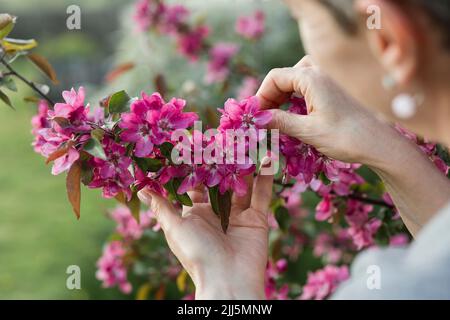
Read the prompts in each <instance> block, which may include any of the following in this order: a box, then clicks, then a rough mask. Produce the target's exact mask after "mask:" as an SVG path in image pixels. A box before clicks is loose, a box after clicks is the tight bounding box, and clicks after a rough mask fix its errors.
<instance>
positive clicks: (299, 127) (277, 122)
mask: <svg viewBox="0 0 450 320" xmlns="http://www.w3.org/2000/svg"><path fill="white" fill-rule="evenodd" d="M270 112H271V113H272V119H271V120H270V122H269V124H268V125H267V128H268V129H278V130H279V131H280V133H283V134H286V135H288V136H290V137H294V138H298V139H301V138H304V136H305V135H306V128H307V124H308V122H309V121H310V120H311V116H304V115H299V114H293V113H290V112H287V111H284V110H278V109H276V110H270Z"/></svg>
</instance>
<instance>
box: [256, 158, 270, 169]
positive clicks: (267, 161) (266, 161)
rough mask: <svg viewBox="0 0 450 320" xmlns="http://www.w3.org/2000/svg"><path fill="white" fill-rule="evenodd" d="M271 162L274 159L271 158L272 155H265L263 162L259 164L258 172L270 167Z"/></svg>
mask: <svg viewBox="0 0 450 320" xmlns="http://www.w3.org/2000/svg"><path fill="white" fill-rule="evenodd" d="M271 163H272V160H271V159H270V157H268V156H265V157H264V158H263V159H262V160H261V164H260V165H259V170H258V172H260V171H261V169H262V168H270V165H271Z"/></svg>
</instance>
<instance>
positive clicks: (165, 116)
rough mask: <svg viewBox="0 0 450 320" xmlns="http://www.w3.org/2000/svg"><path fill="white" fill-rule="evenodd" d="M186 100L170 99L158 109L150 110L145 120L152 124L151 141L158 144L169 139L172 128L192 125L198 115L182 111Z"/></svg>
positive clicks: (184, 127)
mask: <svg viewBox="0 0 450 320" xmlns="http://www.w3.org/2000/svg"><path fill="white" fill-rule="evenodd" d="M185 105H186V101H184V100H181V99H175V98H174V99H172V100H171V101H169V102H168V103H166V104H164V105H163V106H162V108H161V109H160V110H150V111H149V112H148V113H147V116H146V121H147V122H148V123H149V124H150V125H151V126H152V135H153V136H152V141H153V142H154V144H157V145H160V144H162V143H164V142H166V141H169V140H170V138H171V135H172V132H173V131H174V130H178V129H187V128H189V127H192V126H193V125H194V122H195V121H196V120H197V119H198V116H197V114H196V113H194V112H183V108H184V107H185Z"/></svg>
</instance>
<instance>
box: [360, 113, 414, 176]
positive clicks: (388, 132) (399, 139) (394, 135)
mask: <svg viewBox="0 0 450 320" xmlns="http://www.w3.org/2000/svg"><path fill="white" fill-rule="evenodd" d="M366 128H368V130H367V134H368V136H367V138H366V139H364V140H365V141H363V145H364V147H363V148H361V149H362V150H363V154H362V155H361V156H360V159H361V161H360V162H361V163H362V164H364V165H367V166H368V167H369V168H371V169H372V170H374V171H376V172H378V173H385V174H389V172H390V171H393V172H397V171H398V169H399V166H400V167H401V166H403V165H404V164H405V160H406V158H411V157H414V156H423V155H422V154H421V152H420V150H419V149H418V148H417V146H416V145H414V144H413V143H412V142H411V141H409V140H408V139H407V138H405V137H404V136H402V135H401V134H400V133H399V132H398V131H397V130H396V129H395V128H393V127H392V126H390V125H388V124H385V123H383V122H381V121H378V120H377V121H373V122H372V123H371V126H370V127H368V126H367V127H366ZM374 137H376V139H374ZM370 141H372V143H369V142H370Z"/></svg>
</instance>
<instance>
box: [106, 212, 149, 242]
mask: <svg viewBox="0 0 450 320" xmlns="http://www.w3.org/2000/svg"><path fill="white" fill-rule="evenodd" d="M111 218H112V219H113V220H114V221H115V222H116V223H117V226H116V232H117V233H118V234H120V235H121V236H122V237H123V238H124V239H125V240H138V239H140V238H141V237H142V234H143V233H144V230H145V229H146V228H148V227H149V226H150V224H151V223H152V222H154V215H153V213H152V212H151V211H147V212H141V213H140V218H139V223H138V222H137V221H136V218H134V217H133V215H132V214H131V211H130V209H129V208H127V207H124V206H119V207H117V208H115V209H114V210H113V211H112V212H111Z"/></svg>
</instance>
